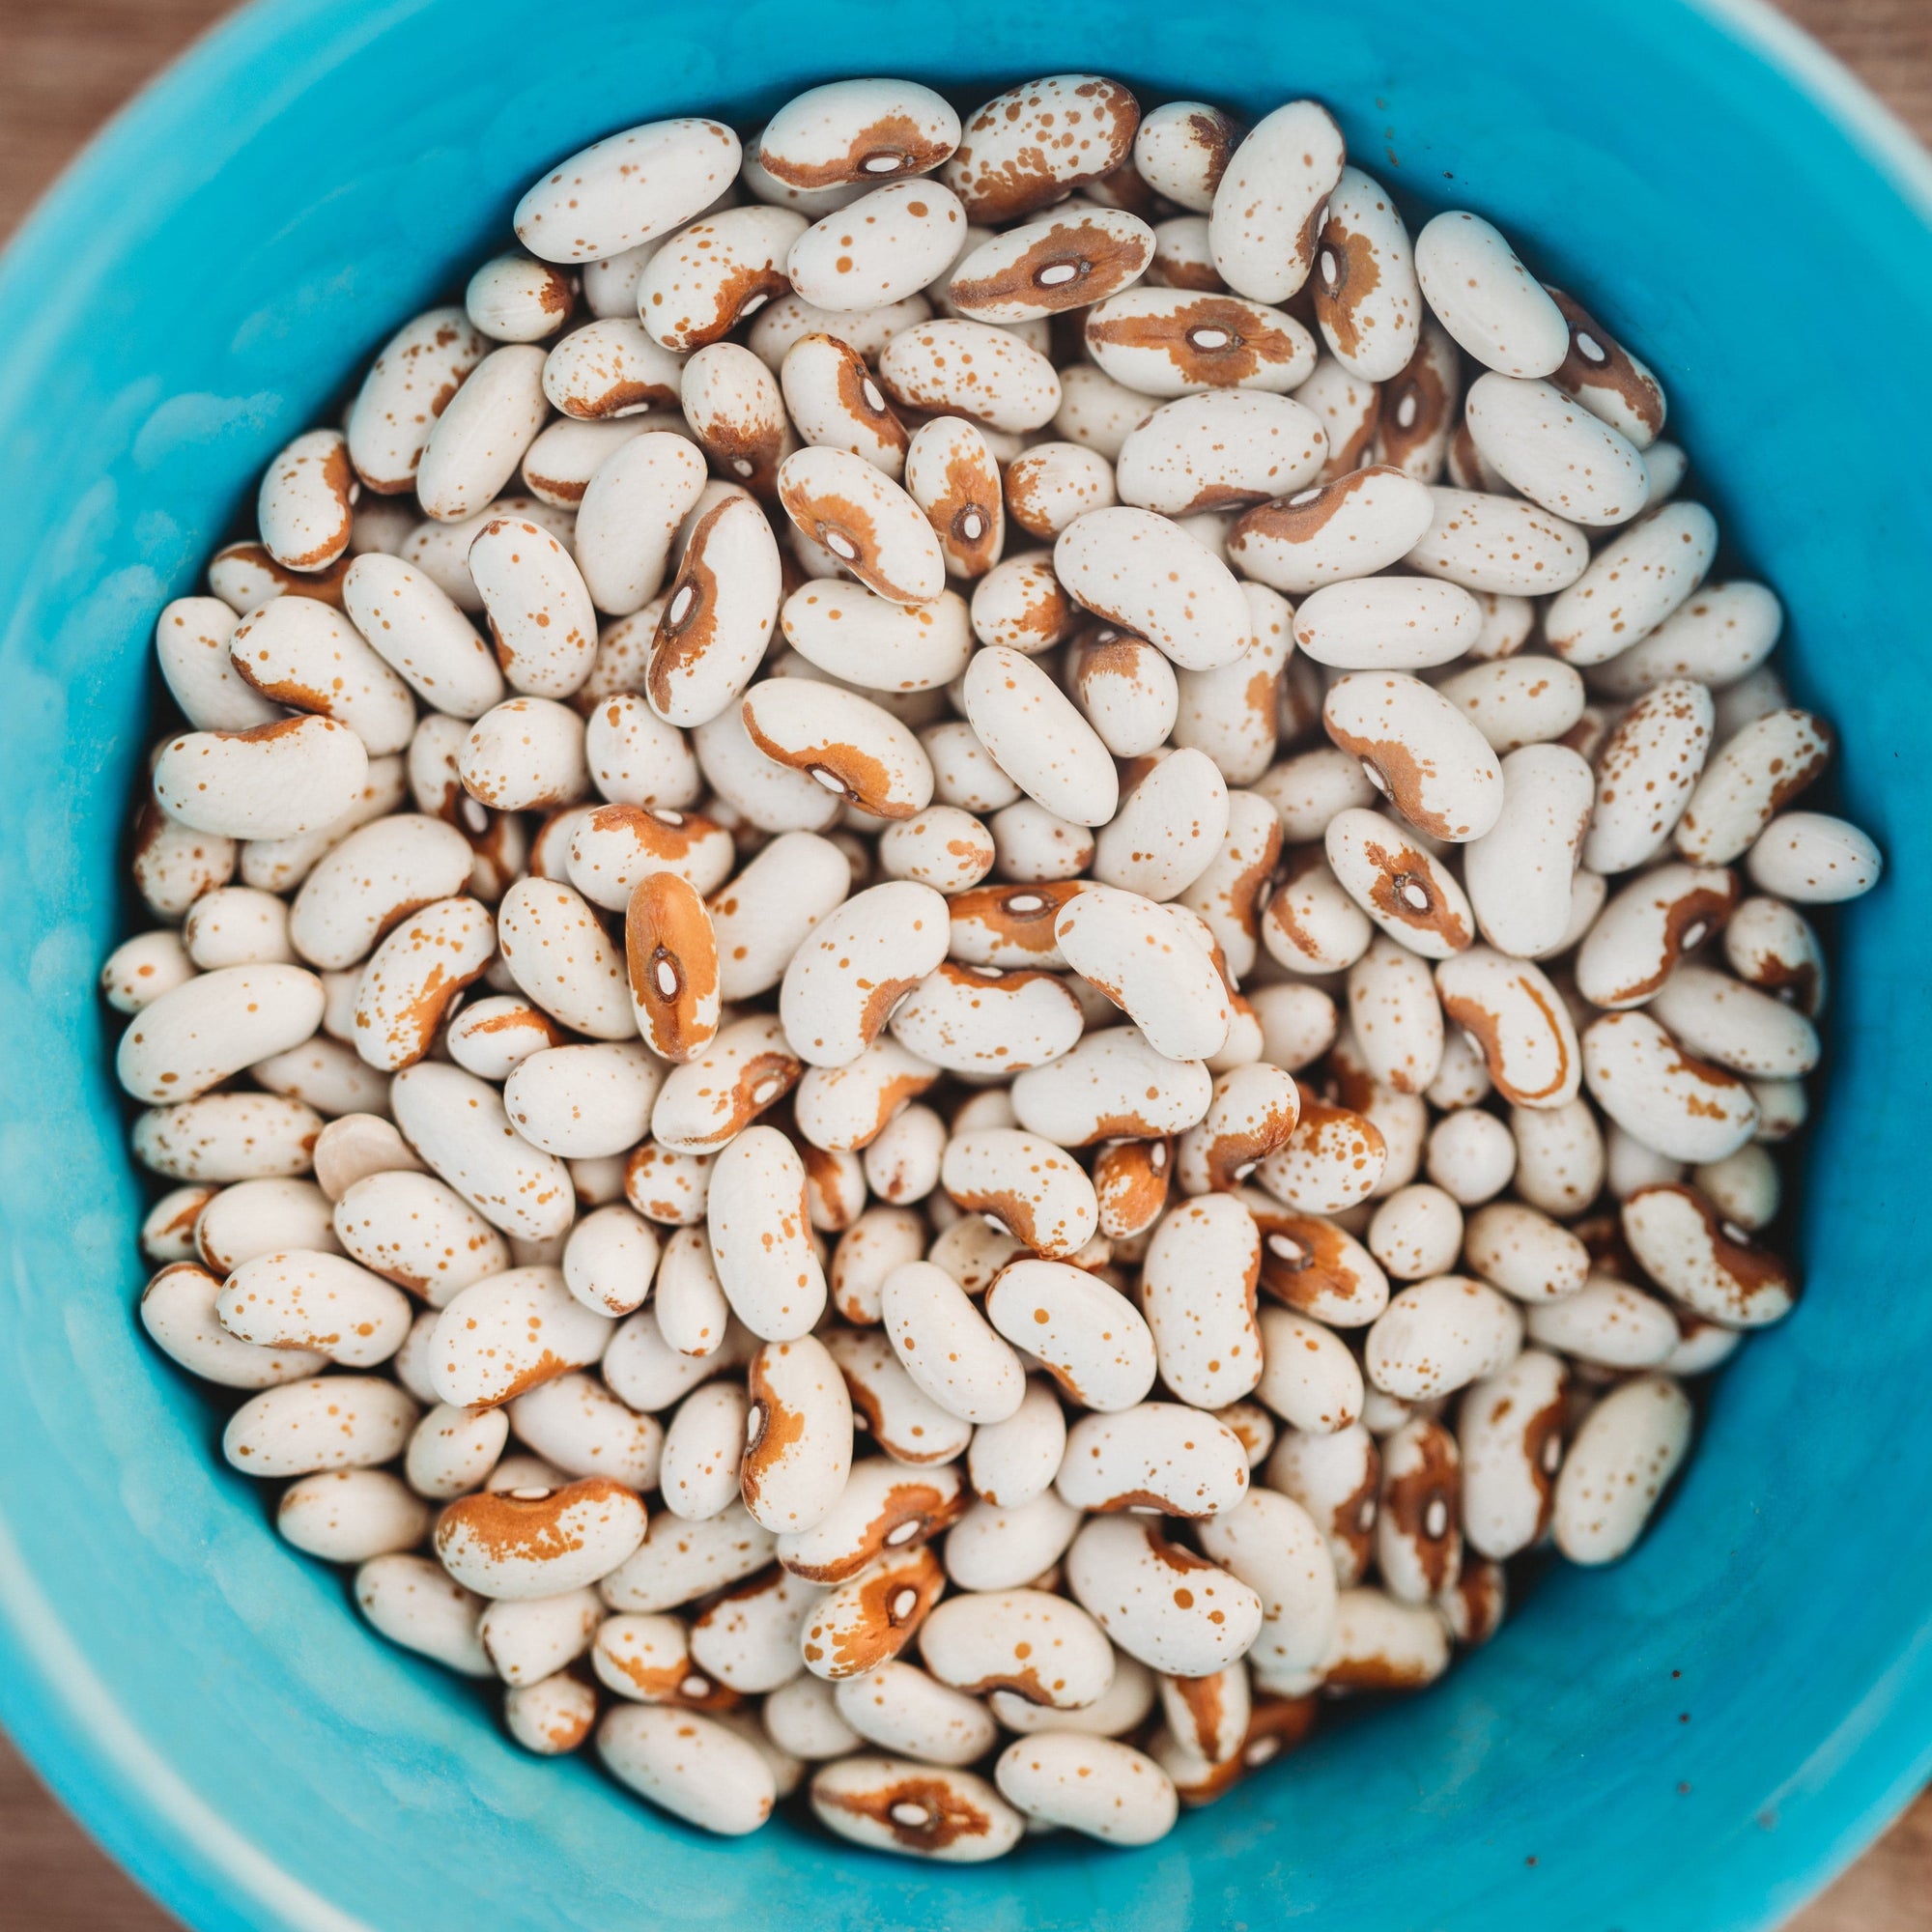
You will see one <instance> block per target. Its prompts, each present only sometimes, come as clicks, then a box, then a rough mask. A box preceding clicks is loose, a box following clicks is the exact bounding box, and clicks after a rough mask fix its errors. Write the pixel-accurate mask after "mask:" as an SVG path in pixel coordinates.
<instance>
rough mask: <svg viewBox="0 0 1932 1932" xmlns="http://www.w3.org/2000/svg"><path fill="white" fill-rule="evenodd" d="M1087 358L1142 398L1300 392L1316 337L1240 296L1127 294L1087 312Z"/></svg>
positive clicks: (1166, 291)
mask: <svg viewBox="0 0 1932 1932" xmlns="http://www.w3.org/2000/svg"><path fill="white" fill-rule="evenodd" d="M1086 342H1087V348H1088V352H1089V354H1090V355H1092V356H1093V359H1094V361H1095V362H1096V363H1097V364H1098V365H1099V366H1100V368H1101V369H1102V370H1103V371H1104V372H1105V373H1106V374H1107V375H1109V376H1111V377H1112V378H1113V379H1114V381H1115V382H1117V383H1120V384H1124V385H1125V386H1126V387H1127V388H1129V389H1132V390H1133V391H1135V392H1136V394H1138V395H1140V396H1155V397H1161V398H1167V397H1173V396H1185V395H1190V394H1192V393H1194V392H1195V391H1197V390H1201V389H1259V390H1263V391H1267V392H1271V393H1273V394H1276V395H1282V394H1286V393H1287V392H1288V391H1289V390H1291V389H1295V388H1299V387H1300V386H1301V385H1302V384H1304V383H1305V382H1306V381H1307V380H1308V378H1309V376H1310V374H1311V373H1312V372H1313V370H1314V368H1315V340H1314V337H1313V336H1311V335H1310V334H1309V332H1308V331H1307V329H1305V328H1304V327H1302V326H1301V324H1300V323H1298V322H1296V321H1295V320H1294V319H1293V317H1292V316H1289V315H1285V314H1284V313H1283V312H1282V311H1281V310H1280V309H1276V308H1270V307H1268V306H1266V305H1265V304H1264V303H1262V302H1258V301H1248V300H1245V299H1244V298H1241V297H1240V296H1237V295H1202V294H1198V293H1196V292H1195V291H1193V290H1191V289H1155V288H1144V289H1127V290H1123V291H1122V293H1121V294H1119V295H1117V296H1110V297H1109V298H1107V299H1106V300H1105V301H1103V302H1100V303H1097V304H1096V305H1095V306H1094V308H1093V309H1091V310H1090V311H1089V312H1088V316H1087V323H1086Z"/></svg>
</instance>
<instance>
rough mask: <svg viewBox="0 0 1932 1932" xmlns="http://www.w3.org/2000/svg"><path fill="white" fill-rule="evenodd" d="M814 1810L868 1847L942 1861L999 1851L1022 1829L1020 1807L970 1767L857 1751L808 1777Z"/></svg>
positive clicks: (966, 1860) (977, 1858)
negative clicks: (933, 1763) (970, 1769)
mask: <svg viewBox="0 0 1932 1932" xmlns="http://www.w3.org/2000/svg"><path fill="white" fill-rule="evenodd" d="M811 1808H812V1812H813V1815H814V1816H815V1817H816V1818H817V1819H818V1821H819V1823H820V1824H822V1825H824V1826H825V1827H826V1829H827V1830H828V1831H832V1832H835V1833H838V1836H839V1837H841V1838H847V1839H850V1840H851V1841H852V1842H853V1843H854V1844H858V1845H864V1846H866V1847H867V1848H868V1849H869V1850H872V1851H880V1852H900V1853H903V1854H905V1855H907V1856H909V1857H912V1858H926V1859H932V1860H934V1861H938V1862H941V1863H946V1864H979V1863H981V1862H983V1861H986V1860H988V1859H997V1858H1000V1857H1003V1856H1004V1855H1005V1854H1006V1853H1008V1852H1009V1851H1011V1850H1012V1848H1013V1847H1014V1846H1015V1845H1016V1844H1018V1843H1019V1841H1020V1838H1021V1835H1022V1834H1023V1833H1024V1830H1025V1824H1024V1821H1023V1820H1022V1818H1021V1817H1020V1814H1019V1813H1018V1812H1017V1811H1015V1810H1014V1809H1013V1808H1012V1806H1011V1805H1009V1804H1007V1802H1006V1801H1005V1799H1003V1798H1002V1797H1001V1796H1000V1795H999V1793H998V1792H996V1791H995V1790H994V1789H993V1787H992V1786H991V1785H990V1784H989V1783H987V1781H986V1780H985V1779H984V1778H982V1777H979V1776H975V1775H974V1774H973V1773H972V1772H970V1771H958V1770H953V1769H949V1768H947V1767H945V1766H940V1765H931V1764H924V1763H918V1762H914V1761H911V1760H908V1759H904V1758H893V1757H884V1756H877V1755H873V1754H870V1753H860V1754H857V1755H854V1756H851V1757H843V1758H839V1759H838V1760H837V1761H835V1762H834V1763H831V1764H828V1765H826V1766H825V1767H824V1768H823V1769H822V1770H820V1771H819V1772H818V1773H817V1774H816V1775H815V1776H813V1778H812V1780H811Z"/></svg>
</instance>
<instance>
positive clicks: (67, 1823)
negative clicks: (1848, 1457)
mask: <svg viewBox="0 0 1932 1932" xmlns="http://www.w3.org/2000/svg"><path fill="white" fill-rule="evenodd" d="M227 11H228V9H227V7H226V6H225V5H221V4H216V0H0V238H4V237H5V236H6V235H8V234H10V233H11V232H12V230H13V229H14V226H15V225H16V224H17V223H18V221H19V220H20V218H21V216H22V215H23V214H25V213H26V212H27V210H28V209H29V208H31V207H32V205H33V203H34V201H35V199H36V198H37V197H38V196H39V195H40V194H41V193H42V191H43V189H44V188H45V187H46V185H47V184H48V183H49V182H51V181H52V180H53V178H54V176H55V175H56V174H57V173H58V172H59V171H60V169H61V168H62V167H63V166H64V165H65V164H66V163H67V161H68V160H69V159H70V158H71V156H72V155H73V154H74V152H75V150H76V149H77V148H79V146H80V145H81V143H82V142H83V141H85V140H86V139H87V137H88V136H89V135H90V134H92V133H93V132H94V131H95V129H96V128H99V126H100V124H101V122H102V121H104V120H105V119H106V118H107V116H108V115H109V114H111V113H112V112H113V111H114V109H115V108H117V107H118V106H120V104H121V103H122V102H123V101H124V100H126V99H128V96H129V95H130V94H132V93H133V92H134V91H135V90H136V89H137V88H138V87H140V86H141V84H142V83H143V82H144V81H146V80H147V79H149V77H150V76H151V75H153V74H154V73H155V71H156V70H157V69H158V68H160V67H161V66H163V65H164V64H165V63H166V62H167V61H169V60H170V59H172V58H173V57H174V56H175V55H176V54H177V53H179V52H180V51H181V50H182V49H183V48H184V47H185V46H186V45H187V43H189V42H190V41H191V40H192V39H193V38H194V37H195V35H196V34H198V33H200V32H201V31H202V29H203V28H204V27H206V26H208V25H209V24H210V23H211V22H212V21H213V20H215V19H218V18H219V17H220V16H221V15H222V14H225V13H226V12H227ZM1783 11H1784V12H1785V13H1786V14H1789V15H1790V16H1791V17H1792V18H1793V19H1794V20H1796V21H1797V22H1798V23H1799V24H1800V25H1801V26H1803V27H1804V28H1805V29H1806V30H1807V31H1808V32H1810V33H1811V34H1813V35H1815V36H1816V37H1817V38H1818V39H1819V40H1820V41H1822V42H1823V43H1825V45H1826V46H1827V47H1829V48H1830V49H1831V50H1832V52H1833V53H1834V54H1836V55H1837V56H1838V58H1839V59H1840V60H1842V61H1843V62H1844V63H1845V64H1846V65H1847V66H1848V67H1850V68H1851V69H1852V70H1853V71H1855V72H1856V73H1858V74H1859V75H1860V76H1861V78H1862V79H1863V80H1864V82H1865V83H1866V85H1867V86H1869V87H1870V88H1871V89H1872V90H1873V91H1874V92H1875V93H1876V94H1878V95H1879V96H1880V97H1881V98H1882V99H1884V100H1885V101H1886V102H1887V103H1888V104H1889V106H1890V107H1891V108H1892V109H1893V110H1894V111H1895V112H1896V113H1897V114H1898V115H1899V116H1900V117H1901V118H1902V119H1904V120H1905V122H1906V123H1907V124H1908V125H1909V126H1910V127H1911V128H1913V129H1914V130H1915V131H1916V132H1917V133H1918V137H1919V139H1920V140H1922V141H1928V142H1932V0H1784V5H1783ZM174 1923H175V1921H174V1920H173V1919H172V1918H169V1917H168V1915H167V1914H165V1913H163V1912H162V1911H161V1910H160V1909H159V1908H158V1907H156V1905H154V1904H153V1903H152V1902H150V1900H149V1899H148V1898H147V1897H146V1895H145V1894H144V1893H143V1892H141V1891H140V1890H139V1889H138V1888H136V1887H135V1886H134V1885H133V1884H132V1883H130V1882H129V1880H128V1878H126V1877H125V1876H124V1875H123V1874H122V1873H121V1871H120V1870H119V1869H118V1868H117V1867H116V1866H114V1865H113V1864H112V1863H111V1862H110V1861H108V1860H107V1859H106V1858H104V1857H103V1856H102V1855H101V1853H100V1852H99V1850H98V1849H97V1848H96V1847H95V1845H94V1844H93V1843H92V1841H91V1840H90V1839H89V1838H88V1837H87V1836H86V1835H85V1834H84V1833H82V1832H81V1831H80V1829H79V1828H78V1827H77V1826H76V1825H75V1824H74V1823H73V1821H72V1820H71V1819H70V1818H69V1817H68V1815H67V1814H66V1813H65V1812H64V1811H63V1810H61V1808H60V1807H59V1806H58V1805H57V1804H55V1803H54V1802H53V1800H52V1799H51V1798H49V1797H48V1796H47V1794H46V1793H45V1792H44V1791H43V1789H42V1787H41V1785H40V1784H39V1782H38V1781H37V1780H36V1779H35V1777H34V1776H33V1774H32V1773H31V1772H30V1771H28V1769H27V1768H26V1766H25V1765H24V1764H23V1763H22V1762H21V1761H20V1759H19V1757H18V1756H17V1755H16V1754H15V1753H14V1751H13V1750H11V1749H10V1748H9V1747H7V1744H6V1742H5V1740H4V1738H0V1932H165V1928H167V1927H170V1926H172V1925H173V1924H174ZM1786 1932H1932V1793H1928V1794H1927V1795H1926V1796H1924V1797H1921V1798H1920V1799H1919V1801H1918V1804H1915V1805H1914V1806H1913V1807H1912V1809H1911V1810H1910V1811H1908V1812H1907V1813H1906V1815H1905V1816H1904V1817H1903V1818H1902V1819H1900V1820H1899V1822H1898V1823H1897V1824H1896V1825H1895V1826H1894V1827H1893V1828H1892V1830H1891V1831H1890V1832H1889V1833H1888V1834H1887V1836H1886V1837H1885V1838H1883V1839H1882V1840H1881V1841H1880V1842H1879V1843H1878V1844H1877V1845H1876V1846H1874V1847H1873V1849H1872V1850H1871V1851H1870V1852H1869V1853H1867V1854H1866V1856H1865V1857H1864V1858H1863V1859H1862V1860H1861V1861H1860V1862H1859V1863H1858V1864H1857V1865H1855V1866H1854V1867H1853V1868H1852V1869H1851V1870H1850V1871H1849V1872H1847V1873H1846V1874H1845V1875H1844V1877H1843V1878H1841V1879H1840V1880H1839V1881H1838V1882H1837V1884H1836V1885H1834V1886H1833V1888H1832V1889H1830V1890H1829V1891H1828V1892H1827V1893H1826V1894H1825V1895H1824V1896H1823V1897H1822V1898H1820V1899H1818V1900H1817V1901H1816V1902H1815V1903H1814V1904H1812V1905H1811V1906H1809V1907H1807V1908H1806V1909H1805V1910H1804V1912H1801V1913H1800V1914H1799V1915H1798V1917H1797V1918H1795V1919H1793V1920H1792V1921H1791V1923H1790V1925H1789V1926H1788V1927H1787V1928H1786Z"/></svg>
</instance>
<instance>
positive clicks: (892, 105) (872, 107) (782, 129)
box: [758, 80, 959, 188]
mask: <svg viewBox="0 0 1932 1932" xmlns="http://www.w3.org/2000/svg"><path fill="white" fill-rule="evenodd" d="M958 145H959V116H958V115H957V114H956V113H955V112H954V111H953V109H952V106H951V105H949V103H948V102H947V101H946V99H945V98H944V97H943V96H941V95H937V94H935V93H934V92H933V91H932V90H931V89H930V88H929V87H922V86H920V85H919V84H918V83H917V82H916V81H910V80H838V81H829V82H827V83H826V84H825V85H824V86H822V87H810V88H807V89H806V91H805V92H804V93H803V94H796V95H794V96H793V97H792V98H791V99H789V100H787V101H786V102H785V104H784V105H783V106H782V107H781V108H780V109H779V111H778V112H777V113H776V114H774V115H773V116H772V118H771V120H770V121H769V122H767V123H766V124H765V130H764V133H763V135H762V136H761V137H760V140H759V143H758V160H759V162H760V164H761V165H762V166H763V167H764V168H765V170H766V171H767V172H768V173H769V174H771V175H773V176H775V177H776V178H777V179H778V180H779V181H781V182H782V183H784V184H785V185H787V186H789V187H800V188H822V187H833V186H840V185H846V184H850V183H857V182H876V181H890V180H892V179H893V178H894V177H895V176H899V175H923V174H927V173H929V172H930V171H931V170H932V169H934V168H936V167H938V166H939V165H940V163H941V162H942V161H944V160H945V159H946V158H947V156H949V155H951V154H952V151H953V149H954V148H956V147H957V146H958Z"/></svg>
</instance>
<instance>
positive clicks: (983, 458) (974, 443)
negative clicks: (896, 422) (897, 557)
mask: <svg viewBox="0 0 1932 1932" xmlns="http://www.w3.org/2000/svg"><path fill="white" fill-rule="evenodd" d="M905 487H906V492H907V494H908V495H909V496H910V497H912V499H913V501H914V502H915V503H917V504H918V505H919V506H920V508H921V509H922V510H923V511H924V512H925V516H926V521H927V522H928V523H929V524H930V525H931V526H932V530H933V534H934V535H935V536H936V537H937V538H938V539H939V547H940V551H941V553H942V554H944V556H945V559H946V573H947V575H948V576H949V577H960V578H975V577H983V576H984V575H985V573H986V572H987V571H989V570H990V569H992V567H993V565H994V564H996V563H997V562H999V560H1000V552H1001V550H1002V548H1003V547H1004V545H1005V542H1006V508H1005V502H1004V498H1003V495H1002V491H1001V483H1000V469H999V465H998V464H997V463H995V462H994V460H993V453H992V451H991V450H990V449H988V448H987V446H986V439H985V438H984V436H982V435H981V434H980V430H979V428H978V427H977V426H976V425H975V424H973V423H971V422H968V421H967V420H966V419H965V418H964V417H963V416H956V415H939V416H935V417H934V418H933V419H932V420H931V421H930V422H926V423H922V424H921V425H920V427H919V428H918V429H917V430H915V431H914V432H913V434H912V437H911V439H910V440H909V441H908V442H907V444H906V453H905Z"/></svg>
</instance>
